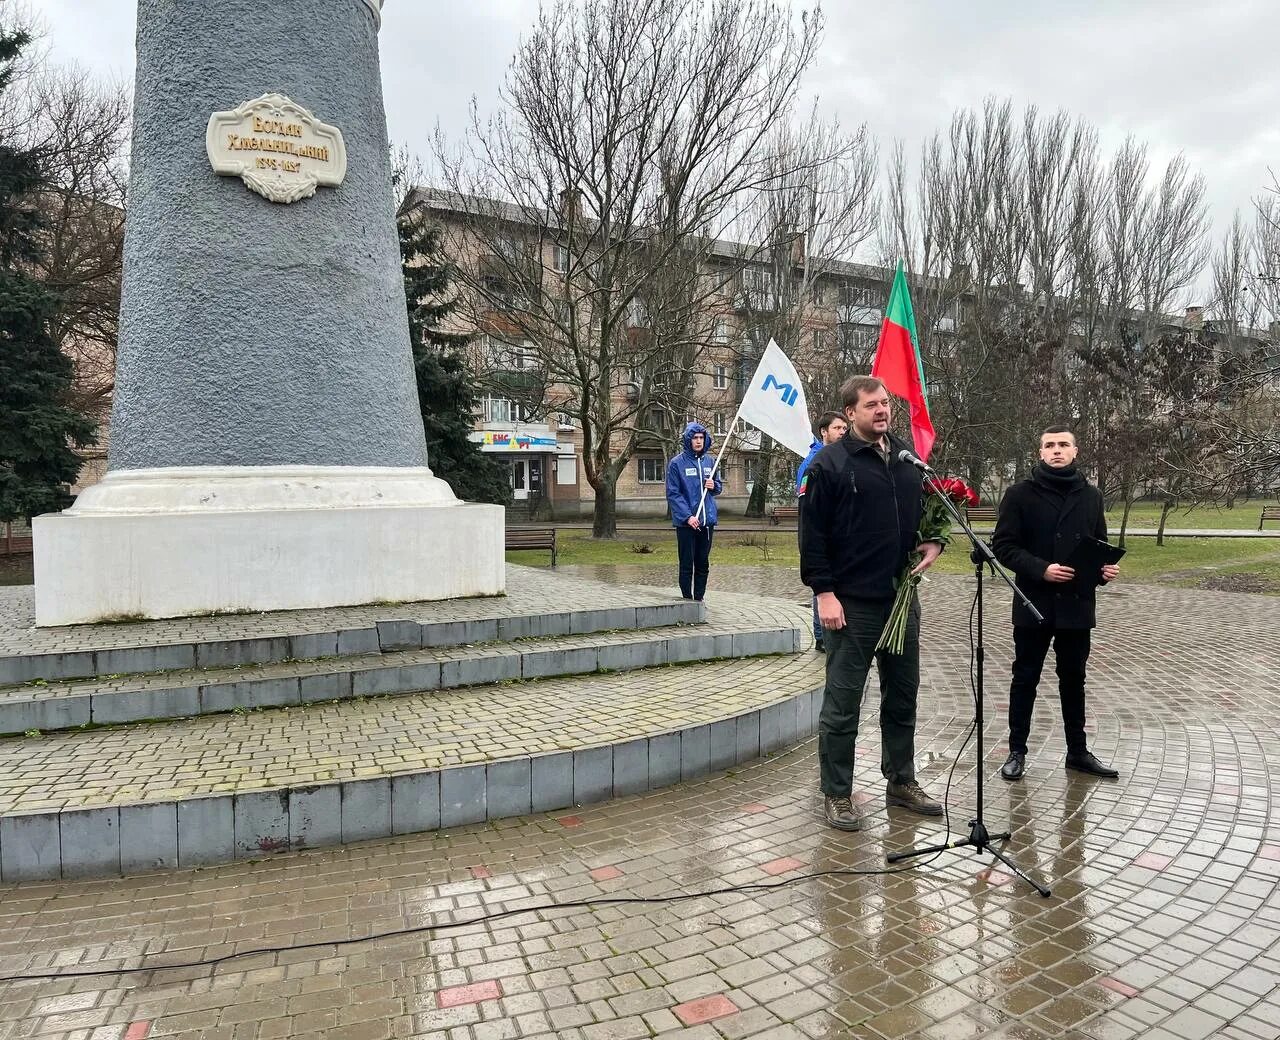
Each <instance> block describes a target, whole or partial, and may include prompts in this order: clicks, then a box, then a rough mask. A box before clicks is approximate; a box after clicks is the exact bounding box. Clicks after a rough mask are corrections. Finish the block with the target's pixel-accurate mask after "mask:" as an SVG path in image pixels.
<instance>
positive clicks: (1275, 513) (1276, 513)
mask: <svg viewBox="0 0 1280 1040" xmlns="http://www.w3.org/2000/svg"><path fill="white" fill-rule="evenodd" d="M1268 520H1280V506H1263V507H1262V516H1261V517H1259V518H1258V530H1259V531H1261V530H1262V525H1263V524H1265V523H1266V522H1267V521H1268Z"/></svg>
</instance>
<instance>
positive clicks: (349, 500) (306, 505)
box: [34, 466, 505, 626]
mask: <svg viewBox="0 0 1280 1040" xmlns="http://www.w3.org/2000/svg"><path fill="white" fill-rule="evenodd" d="M503 514H504V511H503V509H502V508H501V507H500V506H490V505H476V504H470V503H462V502H459V501H458V500H457V499H456V498H454V496H453V493H452V491H451V490H450V489H449V486H448V485H447V484H445V483H444V481H442V480H440V479H438V478H437V477H434V476H432V474H431V471H430V470H428V469H426V468H418V467H412V468H407V467H349V466H336V467H332V466H246V467H240V466H222V467H217V466H201V467H193V468H190V469H182V468H163V469H150V470H118V471H114V472H111V473H108V474H107V476H106V478H105V479H104V480H103V481H102V482H101V483H100V484H97V485H94V486H93V487H91V488H88V489H87V490H86V491H85V492H84V493H83V494H81V496H80V498H79V500H78V501H77V502H76V504H75V506H74V507H72V508H71V509H69V510H67V511H66V512H64V513H56V514H49V515H46V516H40V517H36V518H35V521H34V530H35V539H34V542H35V573H36V624H37V625H40V626H48V625H72V624H82V623H88V622H95V621H110V620H115V619H123V618H131V619H132V618H165V617H179V616H184V615H192V614H210V613H230V612H238V611H263V610H293V609H308V608H316V607H329V606H349V605H355V604H360V603H375V602H383V601H387V602H400V601H419V600H438V599H455V598H458V597H463V596H491V595H497V594H500V593H502V592H503V590H504V588H505V565H504V534H503V529H504V515H503Z"/></svg>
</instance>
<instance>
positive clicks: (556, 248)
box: [551, 245, 569, 274]
mask: <svg viewBox="0 0 1280 1040" xmlns="http://www.w3.org/2000/svg"><path fill="white" fill-rule="evenodd" d="M551 270H553V271H555V272H556V273H558V274H564V273H565V272H566V271H568V270H569V250H568V249H566V248H565V247H564V246H562V245H553V246H552V247H551Z"/></svg>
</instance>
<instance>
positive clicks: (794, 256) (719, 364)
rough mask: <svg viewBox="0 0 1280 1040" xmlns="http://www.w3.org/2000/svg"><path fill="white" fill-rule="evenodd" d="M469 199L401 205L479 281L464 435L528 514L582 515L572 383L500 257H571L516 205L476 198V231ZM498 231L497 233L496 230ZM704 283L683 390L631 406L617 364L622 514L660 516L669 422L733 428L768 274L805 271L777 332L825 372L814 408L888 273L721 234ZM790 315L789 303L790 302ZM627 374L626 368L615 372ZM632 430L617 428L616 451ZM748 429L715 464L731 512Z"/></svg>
mask: <svg viewBox="0 0 1280 1040" xmlns="http://www.w3.org/2000/svg"><path fill="white" fill-rule="evenodd" d="M476 202H477V200H474V199H468V198H462V197H458V196H454V195H451V194H449V193H446V192H441V191H435V190H432V189H428V188H417V189H414V190H413V191H412V192H411V193H410V194H409V196H408V198H407V199H406V201H405V204H404V206H403V207H402V209H401V212H402V213H417V214H420V217H421V219H425V220H428V221H431V222H434V223H436V224H438V225H440V226H441V227H442V228H443V229H444V235H443V241H444V243H445V250H446V254H447V256H448V258H449V259H450V260H451V261H452V262H453V263H455V264H457V265H458V266H459V267H460V268H463V269H464V271H465V275H464V280H465V281H466V282H467V283H469V284H470V285H472V286H480V287H481V288H482V295H483V301H481V302H479V303H475V301H473V304H474V305H473V306H471V307H469V308H464V310H466V317H465V318H459V319H458V323H457V324H455V325H454V326H451V331H465V332H468V333H471V334H472V335H473V339H472V342H471V350H472V356H471V360H472V363H473V365H474V366H475V370H476V372H477V375H478V377H479V378H480V380H481V382H482V384H483V386H484V387H485V391H484V394H483V396H482V399H481V402H480V408H479V411H478V414H477V415H476V421H475V429H474V432H473V433H472V439H473V440H474V441H475V442H476V443H477V445H478V446H479V448H480V450H481V451H483V452H486V453H493V454H499V455H501V456H503V458H504V459H506V460H507V461H508V464H509V467H510V479H511V486H512V492H513V497H514V499H515V502H516V505H517V508H518V509H519V508H521V507H523V508H526V509H531V510H533V511H534V513H535V515H540V516H553V517H556V518H572V517H579V516H583V517H585V516H588V515H590V513H591V511H592V508H593V506H594V497H595V496H594V492H593V490H592V488H591V485H590V484H589V483H588V481H587V479H586V476H585V472H584V461H583V434H582V430H581V428H580V424H579V423H578V422H577V420H575V418H574V417H573V415H572V414H571V409H570V410H566V408H565V401H566V399H567V398H568V397H569V395H570V394H571V388H570V387H567V386H566V385H564V384H563V383H557V382H556V380H555V379H554V376H553V375H551V374H549V373H548V372H547V371H545V369H546V365H545V364H543V359H542V358H541V356H540V352H539V351H538V349H537V347H536V344H535V343H534V342H533V341H532V339H531V338H529V330H528V323H527V322H526V323H522V322H519V321H512V320H510V315H511V312H512V311H513V310H515V309H518V308H519V307H520V306H521V299H520V293H521V290H520V286H519V284H518V282H519V279H518V278H514V277H513V276H512V263H511V256H512V255H514V254H516V253H520V252H523V253H524V254H526V255H530V254H531V255H532V262H533V264H534V265H535V267H539V268H540V270H538V271H536V272H535V274H536V276H537V277H549V278H556V277H564V276H565V274H566V271H567V269H568V267H569V263H570V258H569V256H568V254H567V251H566V249H565V248H564V246H563V245H561V244H560V243H559V242H557V240H556V235H555V233H554V230H553V229H552V232H551V233H548V231H549V228H548V224H551V225H554V224H555V223H556V221H555V219H554V218H552V219H551V220H550V221H549V220H548V219H547V215H546V214H536V215H526V214H524V213H522V212H521V211H520V210H518V209H517V208H516V207H513V206H507V205H501V204H495V203H487V204H485V205H486V206H487V210H486V212H487V213H488V214H489V215H490V217H491V221H490V223H489V226H488V227H486V229H485V231H484V232H483V233H477V232H476V230H475V229H476V213H477V209H478V207H477V205H476ZM497 225H500V226H501V231H500V232H495V231H494V230H493V228H494V226H497ZM700 263H701V267H702V270H701V271H700V275H701V278H702V280H703V282H704V283H705V284H707V285H709V286H710V287H711V288H710V290H709V291H707V292H706V294H705V296H704V297H703V298H702V299H701V304H700V306H701V309H702V314H701V326H702V329H703V332H702V339H701V342H700V343H699V345H698V348H697V351H696V363H694V364H693V366H692V368H691V371H690V372H689V378H690V380H691V386H690V387H689V388H688V389H689V392H688V393H687V394H685V395H682V396H681V397H680V403H679V404H678V405H676V406H673V405H672V403H671V401H669V400H664V399H662V397H661V395H654V394H651V395H649V397H648V400H647V404H645V405H644V406H642V405H641V399H642V395H643V394H644V392H645V390H646V387H645V386H644V376H643V374H641V373H638V372H634V371H633V372H631V373H627V372H626V371H625V369H624V371H623V373H622V377H621V378H618V379H617V380H616V386H614V387H613V388H612V402H611V403H612V405H613V406H614V407H615V409H626V408H640V409H641V411H640V412H639V413H638V414H637V416H636V421H635V422H634V424H632V425H633V426H634V428H635V429H636V431H637V438H636V439H637V448H636V451H635V454H634V455H633V457H632V458H631V459H630V461H629V462H628V463H627V465H626V467H625V468H624V469H623V470H622V472H621V473H620V474H619V476H618V480H617V485H616V486H617V508H618V513H619V515H620V516H660V515H662V514H663V513H664V512H665V509H666V500H665V493H664V487H665V472H666V463H667V460H668V459H669V458H670V456H671V455H672V454H673V452H674V451H676V450H678V448H677V445H678V440H679V434H680V431H681V430H682V429H683V428H684V424H685V422H686V421H687V420H689V419H694V418H696V419H698V420H699V421H701V422H702V423H703V424H705V425H706V426H707V428H708V429H709V430H710V431H711V432H712V435H713V437H714V438H715V439H716V442H717V447H718V446H719V445H720V444H723V442H724V439H725V438H726V437H730V434H731V429H730V428H731V426H732V425H733V422H734V417H735V413H736V411H737V408H738V405H739V403H740V402H741V399H742V393H743V391H744V389H745V388H746V385H747V383H748V381H749V379H750V376H751V373H752V371H753V370H754V366H755V362H756V360H757V359H758V357H759V353H760V351H761V350H762V349H763V347H764V343H763V342H759V339H760V336H761V332H760V330H761V329H762V328H763V329H767V328H768V327H769V326H770V318H771V317H773V316H776V315H777V314H778V312H779V310H780V309H782V308H784V307H787V306H788V304H787V303H786V302H785V301H784V300H782V299H781V298H780V292H779V270H780V268H783V269H785V268H793V270H784V271H783V274H782V277H784V278H793V277H794V278H798V279H800V278H803V279H805V293H804V297H803V299H804V303H803V305H802V306H800V307H799V308H798V313H793V314H792V316H791V318H790V320H789V322H788V327H789V328H790V330H791V335H790V337H789V339H790V341H789V342H780V345H781V346H782V347H783V349H784V350H786V351H787V353H788V354H789V355H790V356H791V357H792V359H793V361H795V362H796V364H797V365H798V366H799V367H801V368H802V370H806V371H810V372H812V371H814V370H815V369H817V368H822V369H825V370H828V371H829V372H830V377H829V378H828V379H826V380H825V382H824V381H819V382H824V385H825V386H827V387H828V388H829V393H828V394H827V396H830V397H832V398H833V399H832V400H830V401H824V400H810V401H809V405H810V408H811V410H813V411H814V412H815V417H816V413H818V412H820V411H823V410H825V409H826V408H829V407H833V406H834V405H835V403H836V402H835V401H834V388H835V386H837V385H838V382H839V376H840V375H842V374H848V373H851V372H855V371H866V370H867V367H868V365H869V363H870V358H871V356H872V354H873V353H874V349H875V343H876V339H877V337H878V335H879V330H880V323H881V317H882V313H883V307H884V303H885V301H886V299H887V297H888V291H889V285H890V283H891V281H892V277H893V272H892V271H891V270H889V269H885V268H880V267H872V266H866V265H861V264H853V263H843V262H830V261H824V262H823V264H822V266H821V271H820V272H819V273H814V271H813V265H812V264H811V265H810V268H809V271H808V272H807V273H806V272H805V258H804V257H803V255H802V251H801V250H800V249H798V248H792V247H790V246H788V247H787V251H786V254H785V258H784V260H783V262H782V263H779V262H778V259H777V251H776V250H774V251H773V252H772V253H770V254H769V255H763V254H762V253H753V252H752V251H751V250H749V249H748V247H746V246H744V245H742V244H741V243H736V242H731V241H718V242H715V243H713V244H712V246H711V247H710V249H709V250H708V251H706V252H705V254H704V255H703V256H702V257H701V260H700ZM791 306H792V309H793V311H795V310H797V309H796V308H795V306H794V304H792V305H791ZM627 323H628V326H629V328H628V335H630V336H636V337H641V336H643V335H645V333H646V330H647V329H648V326H649V317H648V315H647V314H646V313H645V307H644V305H643V303H641V302H640V301H639V300H635V301H633V305H632V306H631V307H630V308H629V309H628V312H627ZM628 375H630V378H626V377H627V376H628ZM630 435H631V429H630V428H628V430H626V431H625V432H623V433H619V434H615V436H614V441H615V447H620V446H621V444H622V443H623V442H624V441H625V440H627V439H629V437H630ZM760 448H761V436H760V433H759V431H757V430H754V429H752V428H751V427H749V426H747V425H745V424H742V423H739V424H738V428H737V430H736V431H734V432H733V434H732V436H731V439H730V443H729V444H728V445H727V447H726V450H725V454H724V457H723V460H722V475H723V478H724V484H725V488H724V492H723V494H722V495H721V498H720V506H721V509H722V511H724V512H727V513H734V512H738V513H740V512H742V511H744V510H745V508H746V504H747V501H748V498H749V496H750V494H751V491H752V488H753V486H754V484H755V483H756V481H757V480H759V479H760V476H761V455H760ZM774 458H775V460H776V461H775V464H774V466H773V472H772V480H771V486H772V487H775V488H777V489H778V490H780V491H781V490H783V489H785V486H786V482H787V479H788V478H787V474H788V473H789V472H791V471H792V470H793V469H794V465H795V463H796V462H798V461H799V460H798V459H794V458H791V457H790V455H789V453H788V452H786V450H785V449H781V448H779V449H777V451H776V453H775V455H774Z"/></svg>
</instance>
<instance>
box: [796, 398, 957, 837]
mask: <svg viewBox="0 0 1280 1040" xmlns="http://www.w3.org/2000/svg"><path fill="white" fill-rule="evenodd" d="M840 396H841V401H842V404H843V406H844V414H845V418H846V419H848V421H849V430H848V432H846V433H845V435H844V436H843V437H841V438H840V439H839V440H838V441H836V442H835V443H834V444H829V445H827V446H826V447H825V448H823V449H822V450H821V451H820V452H818V454H817V455H816V456H815V457H814V459H813V462H811V463H810V464H809V468H808V470H807V472H806V476H807V478H808V479H807V481H806V483H805V489H804V495H803V500H802V505H801V507H800V578H801V580H802V581H803V582H804V583H805V584H806V585H808V586H809V587H810V588H811V589H813V592H814V595H815V596H816V597H817V600H818V617H819V619H820V620H821V622H822V627H823V628H824V629H825V630H826V640H825V641H826V644H827V682H826V688H825V690H824V691H823V695H822V712H821V714H820V715H819V717H818V766H819V770H820V776H821V784H822V794H823V809H824V812H825V815H826V819H827V823H829V824H830V825H831V826H832V827H835V828H837V829H839V830H843V831H856V830H858V829H859V828H860V827H861V826H862V818H861V816H860V815H859V813H858V810H857V809H856V808H854V805H853V802H852V793H853V746H854V741H855V740H856V739H857V736H858V712H859V709H860V708H861V706H862V691H863V688H864V687H865V686H866V682H867V672H868V671H869V670H870V668H871V661H872V658H873V657H874V658H875V660H876V664H877V670H878V671H879V674H880V738H881V748H882V750H881V753H880V771H881V773H882V774H883V775H884V778H885V780H886V787H885V804H886V805H887V806H900V807H902V808H904V809H909V810H910V811H912V812H915V813H920V814H921V815H924V816H939V815H941V813H942V805H941V804H940V803H939V802H936V801H934V800H933V799H932V798H930V797H929V796H928V795H927V794H926V793H925V792H924V790H923V789H922V788H921V787H920V785H919V783H917V782H916V772H915V733H916V698H917V695H918V693H919V689H920V606H919V603H918V602H917V603H916V604H915V605H914V606H913V608H912V610H911V616H910V622H909V625H908V629H907V637H906V643H905V647H904V650H903V653H901V654H890V653H887V652H885V651H880V652H879V653H877V652H876V649H875V647H876V643H877V642H878V641H879V639H880V634H881V632H882V631H883V630H884V626H885V622H886V621H887V620H888V618H889V612H890V610H891V609H892V607H893V599H894V595H895V593H896V592H897V589H896V583H897V580H898V578H899V576H900V575H901V574H902V570H903V568H904V567H905V566H906V565H907V557H908V556H909V555H910V553H911V552H912V551H913V550H919V551H920V552H921V553H922V554H923V559H922V560H921V562H920V563H919V565H918V566H917V567H916V568H915V573H917V574H918V573H920V572H921V571H924V570H925V569H926V568H928V567H930V566H931V565H932V564H933V562H934V560H936V559H937V558H938V554H939V553H941V552H942V546H941V545H940V544H939V543H938V542H922V543H921V544H919V545H917V544H916V531H917V529H918V528H919V526H920V513H921V510H922V508H923V505H922V499H923V490H922V488H921V483H920V474H919V473H918V472H917V471H916V470H915V469H914V468H913V467H912V466H910V465H909V464H907V463H905V462H900V461H899V460H898V452H899V451H902V450H903V449H904V448H908V446H907V445H906V444H904V443H903V442H902V441H900V440H899V439H898V438H897V437H894V436H893V435H892V434H891V433H890V432H889V419H890V417H891V406H890V403H889V392H888V391H887V390H886V389H885V386H884V384H883V383H882V382H881V381H880V380H879V379H876V378H875V377H873V376H854V377H853V378H852V379H849V380H847V381H846V382H845V384H844V386H842V387H841V388H840ZM908 450H909V449H908Z"/></svg>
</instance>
